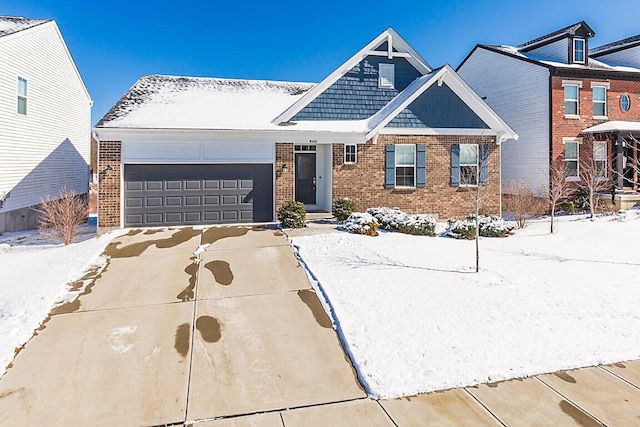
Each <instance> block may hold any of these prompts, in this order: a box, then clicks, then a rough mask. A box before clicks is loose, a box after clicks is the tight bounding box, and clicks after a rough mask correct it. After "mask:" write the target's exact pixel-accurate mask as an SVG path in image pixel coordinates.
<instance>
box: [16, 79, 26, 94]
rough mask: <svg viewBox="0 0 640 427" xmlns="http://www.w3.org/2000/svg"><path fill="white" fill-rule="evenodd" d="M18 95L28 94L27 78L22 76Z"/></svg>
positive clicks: (19, 81) (19, 80)
mask: <svg viewBox="0 0 640 427" xmlns="http://www.w3.org/2000/svg"><path fill="white" fill-rule="evenodd" d="M18 95H20V96H24V97H26V96H27V80H26V79H23V78H22V77H18Z"/></svg>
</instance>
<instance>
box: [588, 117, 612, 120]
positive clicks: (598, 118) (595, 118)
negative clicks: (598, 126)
mask: <svg viewBox="0 0 640 427" xmlns="http://www.w3.org/2000/svg"><path fill="white" fill-rule="evenodd" d="M592 119H594V120H609V117H607V116H593V117H592Z"/></svg>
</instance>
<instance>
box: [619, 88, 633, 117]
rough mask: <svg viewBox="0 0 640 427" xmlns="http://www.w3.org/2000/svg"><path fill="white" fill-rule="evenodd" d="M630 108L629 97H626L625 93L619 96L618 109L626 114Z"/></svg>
mask: <svg viewBox="0 0 640 427" xmlns="http://www.w3.org/2000/svg"><path fill="white" fill-rule="evenodd" d="M630 107H631V100H630V99H629V95H627V94H626V93H623V94H622V95H621V96H620V109H621V110H622V111H623V112H625V113H626V112H627V111H629V108H630Z"/></svg>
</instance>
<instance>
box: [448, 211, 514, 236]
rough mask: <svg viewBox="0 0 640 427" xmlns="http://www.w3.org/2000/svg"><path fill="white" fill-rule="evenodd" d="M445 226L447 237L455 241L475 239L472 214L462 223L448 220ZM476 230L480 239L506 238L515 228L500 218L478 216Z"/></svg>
mask: <svg viewBox="0 0 640 427" xmlns="http://www.w3.org/2000/svg"><path fill="white" fill-rule="evenodd" d="M447 225H448V228H447V232H446V235H447V236H450V237H453V238H455V239H475V237H476V216H475V215H473V214H471V215H469V216H467V219H465V220H464V221H460V220H457V219H455V218H449V219H448V220H447ZM478 228H479V232H478V234H479V235H480V236H482V237H506V236H508V235H510V234H512V233H513V230H514V229H515V228H516V227H515V225H514V224H511V223H509V222H507V221H505V220H504V219H503V218H502V217H499V216H495V215H487V216H485V215H480V216H479V217H478Z"/></svg>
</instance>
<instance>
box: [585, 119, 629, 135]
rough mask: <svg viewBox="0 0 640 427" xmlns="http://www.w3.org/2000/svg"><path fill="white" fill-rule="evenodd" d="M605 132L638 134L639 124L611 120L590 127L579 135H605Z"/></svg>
mask: <svg viewBox="0 0 640 427" xmlns="http://www.w3.org/2000/svg"><path fill="white" fill-rule="evenodd" d="M607 132H640V122H631V121H626V120H611V121H608V122H604V123H600V124H599V125H595V126H591V127H589V128H586V129H584V130H582V131H581V132H580V133H582V134H586V133H607Z"/></svg>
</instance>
